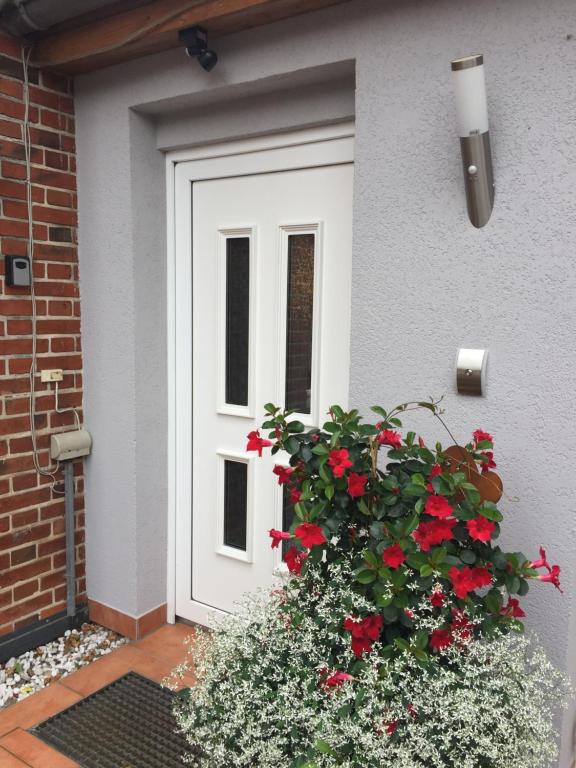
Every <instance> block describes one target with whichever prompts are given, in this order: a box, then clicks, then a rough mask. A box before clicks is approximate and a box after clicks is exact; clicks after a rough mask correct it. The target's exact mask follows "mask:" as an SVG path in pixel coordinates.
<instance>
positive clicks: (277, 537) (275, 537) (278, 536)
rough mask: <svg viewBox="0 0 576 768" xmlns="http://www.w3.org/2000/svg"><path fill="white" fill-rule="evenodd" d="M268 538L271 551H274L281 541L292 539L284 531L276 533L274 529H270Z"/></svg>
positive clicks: (290, 535)
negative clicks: (270, 543)
mask: <svg viewBox="0 0 576 768" xmlns="http://www.w3.org/2000/svg"><path fill="white" fill-rule="evenodd" d="M268 536H270V538H271V539H272V549H276V548H277V547H278V545H279V544H280V542H281V541H287V540H288V539H291V538H292V534H290V533H286V531H277V530H276V529H275V528H271V529H270V530H269V531H268Z"/></svg>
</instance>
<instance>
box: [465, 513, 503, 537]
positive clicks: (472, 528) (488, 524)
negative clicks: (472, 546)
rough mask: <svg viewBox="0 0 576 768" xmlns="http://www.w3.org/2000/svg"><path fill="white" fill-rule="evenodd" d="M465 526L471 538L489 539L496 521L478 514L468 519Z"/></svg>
mask: <svg viewBox="0 0 576 768" xmlns="http://www.w3.org/2000/svg"><path fill="white" fill-rule="evenodd" d="M466 528H467V529H468V533H469V534H470V538H471V539H475V540H476V541H490V539H491V538H492V534H493V533H494V530H495V528H496V523H494V522H493V521H492V520H488V518H487V517H484V515H478V517H475V518H474V520H468V522H467V523H466Z"/></svg>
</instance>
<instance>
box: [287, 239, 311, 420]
mask: <svg viewBox="0 0 576 768" xmlns="http://www.w3.org/2000/svg"><path fill="white" fill-rule="evenodd" d="M315 239H316V238H315V235H314V234H313V233H307V234H292V235H289V236H288V294H287V302H286V305H287V310H286V408H291V409H293V410H295V411H297V412H298V413H305V414H308V413H310V412H311V406H310V403H311V389H312V347H313V345H312V340H313V327H314V325H313V323H314V250H315Z"/></svg>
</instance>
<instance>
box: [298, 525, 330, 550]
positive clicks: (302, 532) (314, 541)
mask: <svg viewBox="0 0 576 768" xmlns="http://www.w3.org/2000/svg"><path fill="white" fill-rule="evenodd" d="M294 533H295V535H296V536H297V537H298V538H299V539H300V541H301V542H302V546H303V547H306V549H310V548H311V547H314V546H316V545H318V544H324V543H325V542H326V537H325V536H324V534H323V533H322V528H319V527H318V526H317V525H314V523H300V525H299V526H298V527H297V528H296V529H295V531H294Z"/></svg>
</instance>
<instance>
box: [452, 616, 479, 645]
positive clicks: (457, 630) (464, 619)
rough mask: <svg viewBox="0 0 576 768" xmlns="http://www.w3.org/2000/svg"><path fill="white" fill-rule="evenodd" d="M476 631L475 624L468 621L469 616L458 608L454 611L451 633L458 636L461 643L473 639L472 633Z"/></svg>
mask: <svg viewBox="0 0 576 768" xmlns="http://www.w3.org/2000/svg"><path fill="white" fill-rule="evenodd" d="M473 630H474V624H472V622H471V621H470V620H469V619H468V616H466V614H465V613H464V611H460V610H459V609H458V608H453V609H452V623H451V624H450V631H451V632H452V634H453V635H457V637H458V639H459V640H461V641H465V640H469V639H470V638H471V637H472V631H473Z"/></svg>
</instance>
